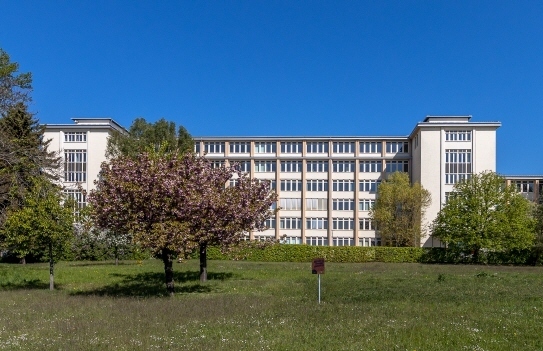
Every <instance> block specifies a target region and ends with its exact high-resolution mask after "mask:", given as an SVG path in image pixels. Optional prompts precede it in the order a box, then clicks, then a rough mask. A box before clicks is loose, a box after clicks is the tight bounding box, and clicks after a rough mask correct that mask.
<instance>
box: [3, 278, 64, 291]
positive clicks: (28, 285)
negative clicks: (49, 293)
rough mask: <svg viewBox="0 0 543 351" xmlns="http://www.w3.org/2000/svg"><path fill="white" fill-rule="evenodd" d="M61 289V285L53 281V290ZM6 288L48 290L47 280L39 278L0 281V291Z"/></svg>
mask: <svg viewBox="0 0 543 351" xmlns="http://www.w3.org/2000/svg"><path fill="white" fill-rule="evenodd" d="M56 289H61V285H60V284H57V283H55V290H56ZM2 290H3V291H6V290H49V282H44V281H41V280H40V279H23V280H20V281H14V282H11V281H8V282H2V283H0V291H2Z"/></svg>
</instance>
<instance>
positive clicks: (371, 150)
mask: <svg viewBox="0 0 543 351" xmlns="http://www.w3.org/2000/svg"><path fill="white" fill-rule="evenodd" d="M382 150H383V143H381V142H380V141H364V142H360V153H361V154H380V153H381V152H382Z"/></svg>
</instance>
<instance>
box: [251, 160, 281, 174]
mask: <svg viewBox="0 0 543 351" xmlns="http://www.w3.org/2000/svg"><path fill="white" fill-rule="evenodd" d="M275 166H276V163H275V160H273V161H255V173H266V172H268V173H269V172H275Z"/></svg>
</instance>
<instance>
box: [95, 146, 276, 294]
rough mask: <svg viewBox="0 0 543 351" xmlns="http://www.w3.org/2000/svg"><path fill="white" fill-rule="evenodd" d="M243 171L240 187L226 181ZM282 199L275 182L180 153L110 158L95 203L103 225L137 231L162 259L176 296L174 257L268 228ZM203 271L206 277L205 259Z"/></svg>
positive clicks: (169, 286) (142, 241)
mask: <svg viewBox="0 0 543 351" xmlns="http://www.w3.org/2000/svg"><path fill="white" fill-rule="evenodd" d="M236 174H237V176H238V177H239V178H238V182H237V185H236V186H233V187H226V186H225V184H226V183H227V182H228V180H229V179H230V178H231V177H232V176H233V175H236ZM275 197H276V196H275V193H272V192H271V191H270V187H269V184H268V183H267V182H257V181H256V180H253V179H249V178H248V176H247V175H242V174H240V173H238V172H236V170H235V169H234V168H231V167H219V168H212V167H210V165H209V162H208V161H207V160H206V159H205V158H201V157H197V156H195V155H194V154H192V153H188V154H180V153H179V152H172V153H169V154H168V153H143V154H140V155H139V156H137V157H136V158H132V157H128V156H123V157H118V158H114V159H112V160H111V161H110V163H109V164H108V163H103V164H102V170H101V177H100V180H99V181H97V182H96V190H93V191H91V193H90V195H89V203H90V204H91V206H92V209H93V213H94V218H95V223H96V224H97V225H98V226H99V227H100V228H103V229H109V230H111V231H113V232H118V233H129V234H130V235H131V236H132V238H133V240H134V241H135V242H136V243H138V244H139V245H141V246H143V247H146V248H150V249H151V250H153V251H154V252H155V253H157V254H159V255H160V256H161V257H162V260H163V262H164V269H165V275H166V286H167V290H168V292H169V293H170V294H173V268H172V258H173V256H174V255H176V254H183V253H185V252H190V251H192V250H193V249H194V248H196V247H200V249H201V251H200V252H202V248H203V249H204V253H205V247H206V246H207V245H209V244H221V245H231V244H235V243H237V242H239V240H241V238H242V237H243V236H244V233H246V232H248V231H251V230H258V229H263V225H264V221H265V220H266V219H267V218H269V217H270V215H271V212H270V206H271V204H272V203H273V202H274V201H275V200H276V199H275ZM202 269H203V270H204V271H203V272H202V274H204V275H205V274H206V272H207V271H206V269H205V265H204V267H202ZM204 280H205V279H204Z"/></svg>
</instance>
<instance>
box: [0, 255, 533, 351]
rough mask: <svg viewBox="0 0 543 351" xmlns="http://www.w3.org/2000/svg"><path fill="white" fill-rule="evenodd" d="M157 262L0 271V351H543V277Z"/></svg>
mask: <svg viewBox="0 0 543 351" xmlns="http://www.w3.org/2000/svg"><path fill="white" fill-rule="evenodd" d="M310 267H311V265H310V264H309V263H262V262H243V261H242V262H234V261H210V262H209V267H208V269H209V278H210V280H209V282H207V283H205V284H200V283H199V281H198V262H197V261H196V260H192V261H188V262H186V263H183V264H177V263H175V266H174V269H175V272H176V275H175V281H176V296H175V297H174V298H168V297H166V296H165V294H164V290H165V288H164V283H163V279H164V278H163V269H162V264H161V262H160V261H154V260H151V261H144V262H124V264H121V265H119V266H115V265H114V264H112V263H111V262H63V263H60V264H57V265H56V266H55V272H56V276H55V282H56V284H57V288H58V289H57V290H56V291H54V292H50V291H48V290H47V289H48V286H49V285H48V279H49V277H48V266H47V264H31V265H26V266H22V265H7V264H3V265H0V350H410V351H413V350H417V351H419V350H432V351H437V350H507V351H510V350H543V333H542V331H543V289H542V286H543V268H541V267H494V266H452V265H422V264H390V263H389V264H386V263H364V264H342V263H335V264H334V263H327V264H326V274H324V275H322V303H321V304H320V305H319V304H318V303H317V276H316V275H312V274H311V270H310Z"/></svg>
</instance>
